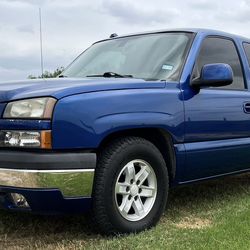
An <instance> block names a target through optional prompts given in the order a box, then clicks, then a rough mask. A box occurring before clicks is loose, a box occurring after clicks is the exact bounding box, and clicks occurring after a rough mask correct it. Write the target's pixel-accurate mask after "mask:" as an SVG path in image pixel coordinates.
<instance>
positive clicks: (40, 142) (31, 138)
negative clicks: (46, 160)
mask: <svg viewBox="0 0 250 250" xmlns="http://www.w3.org/2000/svg"><path fill="white" fill-rule="evenodd" d="M0 146H1V147H26V148H51V131H14V130H13V131H12V130H11V131H1V132H0Z"/></svg>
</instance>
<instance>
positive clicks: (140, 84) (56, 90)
mask: <svg viewBox="0 0 250 250" xmlns="http://www.w3.org/2000/svg"><path fill="white" fill-rule="evenodd" d="M164 87H165V82H164V81H145V80H141V79H129V78H126V79H125V78H108V79H106V78H95V79H93V78H92V79H89V78H53V79H38V80H37V79H36V80H25V81H14V82H4V83H0V102H9V101H13V100H17V99H24V98H32V97H42V96H51V97H55V98H57V99H60V98H63V97H65V96H69V95H75V94H80V93H88V92H95V91H105V90H118V89H119V90H120V89H147V88H164Z"/></svg>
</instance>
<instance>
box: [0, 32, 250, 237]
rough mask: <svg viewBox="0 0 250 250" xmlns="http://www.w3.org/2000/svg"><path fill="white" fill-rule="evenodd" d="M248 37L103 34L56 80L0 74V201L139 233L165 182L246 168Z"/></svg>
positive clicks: (162, 200) (160, 208) (163, 195)
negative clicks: (86, 216) (3, 79)
mask: <svg viewBox="0 0 250 250" xmlns="http://www.w3.org/2000/svg"><path fill="white" fill-rule="evenodd" d="M249 88H250V40H249V39H246V38H243V37H239V36H235V35H231V34H227V33H223V32H219V31H213V30H204V29H185V30H167V31H155V32H147V33H140V34H131V35H126V36H117V35H112V36H111V37H110V38H109V39H105V40H102V41H98V42H96V43H94V44H93V45H92V46H91V47H90V48H88V49H87V50H86V51H84V52H83V53H82V54H81V55H80V56H79V57H78V58H77V59H76V60H75V61H74V62H73V63H72V64H70V65H69V66H68V68H66V70H65V71H64V72H63V73H62V74H61V75H60V76H59V77H58V78H56V79H46V80H45V79H39V80H26V81H18V82H7V83H1V84H0V114H1V119H0V147H1V149H0V204H1V207H2V208H4V209H8V210H11V211H17V210H18V211H19V210H21V211H30V212H34V213H44V214H54V213H69V212H71V213H79V212H80V213H85V212H87V211H88V212H89V211H90V217H91V218H92V219H93V221H94V223H95V225H96V227H97V228H98V229H99V230H100V232H102V233H105V234H114V233H129V232H139V231H141V230H144V229H147V228H150V227H152V226H154V225H155V224H156V223H157V222H158V220H159V218H160V216H161V215H162V213H163V212H164V210H165V206H166V203H167V197H168V192H169V187H173V186H176V185H184V184H188V183H193V182H197V181H201V180H207V179H211V178H215V177H220V176H224V175H228V174H237V173H243V172H247V171H249V170H250V92H249Z"/></svg>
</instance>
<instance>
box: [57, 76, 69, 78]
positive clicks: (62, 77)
mask: <svg viewBox="0 0 250 250" xmlns="http://www.w3.org/2000/svg"><path fill="white" fill-rule="evenodd" d="M58 77H59V78H65V77H67V76H65V75H59V76H58Z"/></svg>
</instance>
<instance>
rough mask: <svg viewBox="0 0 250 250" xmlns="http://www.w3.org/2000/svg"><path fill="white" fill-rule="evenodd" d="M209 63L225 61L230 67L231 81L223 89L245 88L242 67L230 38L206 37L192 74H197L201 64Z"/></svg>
mask: <svg viewBox="0 0 250 250" xmlns="http://www.w3.org/2000/svg"><path fill="white" fill-rule="evenodd" d="M210 63H227V64H229V65H230V66H231V67H232V70H233V74H234V80H233V83H232V84H230V85H228V86H224V87H223V89H245V84H244V77H243V73H242V67H241V63H240V59H239V55H238V53H237V50H236V47H235V45H234V43H233V42H232V41H231V40H228V39H224V38H218V37H207V38H206V39H205V40H204V41H203V43H202V46H201V50H200V53H199V56H198V58H197V61H196V65H195V69H194V70H195V71H194V75H195V76H196V77H197V76H199V74H200V72H201V69H202V67H203V65H205V64H210Z"/></svg>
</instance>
